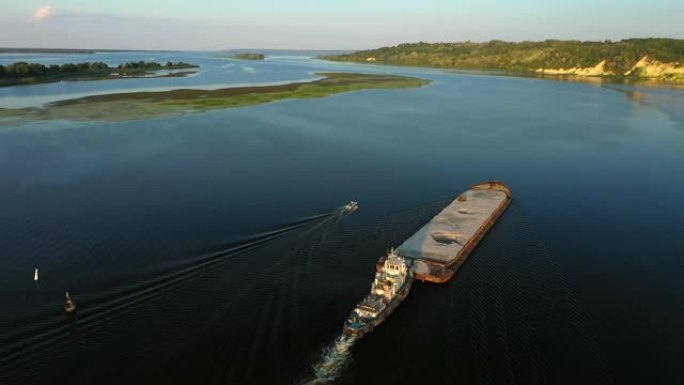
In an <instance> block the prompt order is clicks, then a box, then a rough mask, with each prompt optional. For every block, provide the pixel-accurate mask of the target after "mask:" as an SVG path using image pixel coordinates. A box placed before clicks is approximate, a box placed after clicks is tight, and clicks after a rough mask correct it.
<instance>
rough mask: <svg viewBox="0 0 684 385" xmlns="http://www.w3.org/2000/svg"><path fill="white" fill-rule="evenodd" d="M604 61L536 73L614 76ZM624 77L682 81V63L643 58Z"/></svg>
mask: <svg viewBox="0 0 684 385" xmlns="http://www.w3.org/2000/svg"><path fill="white" fill-rule="evenodd" d="M605 67H606V61H605V60H604V61H602V62H600V63H598V64H597V65H595V66H594V67H584V68H583V67H572V68H537V69H536V70H535V72H536V73H539V74H544V75H574V76H615V75H616V74H615V72H613V71H609V70H607V69H606V68H605ZM621 75H624V76H626V77H631V78H643V79H655V80H666V81H684V63H677V62H675V63H663V62H660V61H658V60H655V59H651V58H649V57H648V55H647V56H644V57H643V58H641V60H639V61H638V62H637V63H636V64H635V65H634V67H632V69H630V70H629V71H627V72H625V73H624V74H621Z"/></svg>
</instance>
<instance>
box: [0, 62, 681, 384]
mask: <svg viewBox="0 0 684 385" xmlns="http://www.w3.org/2000/svg"><path fill="white" fill-rule="evenodd" d="M0 58H1V60H0V62H8V61H9V62H11V61H16V60H17V57H16V55H12V56H11V57H10V56H9V55H7V56H6V55H0ZM25 59H27V60H28V61H41V62H44V63H48V64H49V63H54V62H66V61H83V60H91V61H93V60H102V61H106V62H108V63H110V64H116V63H119V62H122V61H128V60H153V59H154V60H157V61H160V62H165V61H167V60H172V61H178V60H183V61H186V62H190V63H197V64H200V65H201V66H202V67H201V69H200V73H199V74H198V75H196V76H193V77H188V78H164V79H132V80H119V81H116V80H109V81H93V82H72V83H54V84H42V85H35V86H26V87H9V88H1V89H0V107H12V106H17V105H39V104H41V103H45V102H46V101H50V100H55V99H60V98H69V97H72V96H74V95H83V94H89V93H101V92H115V91H121V90H123V91H130V90H147V89H165V88H169V87H170V88H177V87H208V86H215V87H220V86H226V85H233V84H262V83H271V82H282V81H290V80H298V79H307V78H313V74H314V73H315V72H318V71H336V70H339V71H352V70H358V71H364V72H386V73H393V74H400V75H402V74H405V75H410V76H418V77H423V78H428V79H431V80H433V82H432V83H431V85H429V86H427V87H424V88H421V89H411V90H368V91H359V92H353V93H348V94H341V95H335V96H332V97H327V98H323V99H314V100H288V101H283V102H278V103H272V104H266V105H259V106H254V107H248V108H240V109H226V110H219V111H211V112H206V113H196V114H191V115H187V116H183V117H173V118H159V119H152V120H143V121H127V122H88V123H83V122H81V123H74V122H70V121H45V122H35V123H28V124H24V125H21V126H17V127H3V128H2V129H1V130H0V186H2V188H1V189H0V202H1V203H0V204H1V206H0V207H1V209H2V210H1V213H2V214H1V215H0V264H1V266H2V269H0V282H2V283H1V284H0V302H1V303H3V304H4V306H3V307H2V308H0V383H3V384H5V383H6V384H12V385H14V384H53V383H67V382H68V383H71V384H92V383H99V384H109V383H111V384H120V383H130V384H138V383H140V384H149V383H167V384H187V383H201V384H228V383H230V384H233V383H259V384H261V383H264V384H292V383H303V382H306V381H308V380H311V379H312V378H313V377H314V376H315V370H314V369H315V368H314V366H315V365H316V363H318V362H319V358H320V355H321V354H325V352H326V351H325V348H326V347H328V346H330V344H331V343H332V342H333V341H335V339H336V338H337V337H338V336H339V334H340V331H341V327H342V323H343V321H344V318H345V317H346V315H347V314H348V312H349V311H350V310H351V309H352V308H353V307H354V305H355V304H356V302H357V301H358V300H360V299H361V298H362V297H363V296H364V295H365V293H366V292H367V291H368V290H369V287H370V282H371V280H372V277H373V266H374V263H375V261H376V260H377V258H379V257H380V256H381V255H382V254H383V253H384V252H385V250H386V249H387V248H388V247H390V246H396V245H398V244H400V243H401V242H402V241H403V240H404V239H405V238H407V237H408V236H410V235H411V234H413V232H414V231H416V230H417V229H419V228H420V227H421V226H422V225H423V224H424V223H425V222H426V221H427V220H429V219H430V218H431V217H432V216H433V215H435V214H436V213H437V212H439V211H440V210H441V208H442V207H444V206H445V205H446V204H447V203H448V202H449V201H450V199H453V198H454V197H455V196H456V195H458V194H459V193H460V192H461V191H463V190H464V189H466V188H467V187H468V185H469V184H471V183H475V182H479V181H482V180H489V179H499V180H502V181H505V182H506V183H508V184H509V185H510V186H511V188H512V190H513V194H514V204H513V205H512V206H511V208H510V209H509V210H508V211H507V212H506V213H505V215H504V216H503V217H502V218H501V221H500V222H499V223H498V224H497V225H496V226H495V227H494V228H493V230H492V231H491V233H490V234H489V235H488V236H487V237H486V238H485V240H484V241H483V242H482V244H481V245H480V246H479V247H478V248H477V249H476V250H475V252H474V253H473V254H472V255H471V257H470V258H469V260H468V261H467V263H465V264H464V265H463V267H462V268H461V270H459V272H458V274H457V275H456V276H455V277H454V279H453V280H452V281H450V282H449V283H447V284H444V285H432V284H419V283H418V284H416V285H414V288H413V290H412V293H411V294H410V295H409V297H408V298H407V300H406V301H405V303H404V304H402V306H401V307H400V308H399V309H398V310H397V311H396V313H395V314H393V315H392V316H391V317H390V318H389V319H388V321H387V322H386V323H385V324H383V325H382V326H381V327H379V328H377V329H376V330H375V331H374V332H373V333H371V334H369V335H367V336H366V337H364V338H363V339H361V340H359V341H355V342H354V343H353V345H352V346H351V347H350V348H349V351H350V352H351V354H350V357H349V360H348V361H347V362H346V367H345V368H344V370H341V371H340V375H339V376H338V377H336V380H337V381H338V382H341V383H370V382H374V381H375V383H388V382H389V383H407V384H408V383H426V382H433V383H568V384H571V383H626V382H636V381H640V382H642V383H672V381H671V380H672V379H675V378H678V377H676V375H678V371H677V369H676V368H677V367H678V363H679V356H678V353H679V350H680V347H681V346H682V344H683V343H684V333H683V332H682V331H681V327H680V325H681V324H682V322H683V321H684V306H683V304H684V301H683V298H682V297H683V296H684V294H682V293H684V286H683V284H682V280H681V279H680V277H681V275H682V273H684V263H683V258H682V257H683V256H684V247H683V246H682V244H681V242H680V238H681V232H682V229H683V228H684V206H683V205H682V204H681V197H682V196H684V176H683V175H684V174H683V173H682V172H681V166H682V164H684V151H682V149H683V148H684V146H683V145H684V115H682V111H684V108H682V107H684V93H682V91H681V90H680V89H676V88H647V87H639V86H628V85H605V84H604V85H600V84H598V85H597V84H587V83H569V82H556V81H548V80H540V79H529V78H512V77H503V76H501V77H500V76H481V75H472V74H462V73H454V72H446V71H438V70H423V69H416V68H410V69H409V68H396V67H382V66H363V65H355V64H343V63H326V62H321V61H317V60H313V59H309V58H306V57H300V56H296V55H290V56H285V55H281V56H276V57H271V58H270V59H269V60H266V61H263V62H251V61H250V62H237V61H230V60H223V59H217V58H215V57H213V54H211V53H139V52H138V53H102V54H96V55H39V57H33V56H30V57H26V58H25ZM351 199H354V200H358V201H359V204H360V210H359V211H357V212H356V213H354V214H352V215H350V216H343V215H340V213H339V211H338V208H339V207H340V206H341V205H342V204H344V203H346V202H347V201H349V200H351ZM36 267H38V268H40V272H41V279H40V281H39V283H38V284H37V285H36V284H34V283H33V281H32V275H33V269H34V268H36ZM66 290H69V291H70V292H71V294H72V295H73V297H74V299H75V300H76V302H77V304H78V306H79V309H78V312H77V314H76V315H75V316H74V317H72V318H68V317H66V316H65V315H64V314H63V312H62V308H61V307H62V303H61V301H62V298H63V295H64V291H66Z"/></svg>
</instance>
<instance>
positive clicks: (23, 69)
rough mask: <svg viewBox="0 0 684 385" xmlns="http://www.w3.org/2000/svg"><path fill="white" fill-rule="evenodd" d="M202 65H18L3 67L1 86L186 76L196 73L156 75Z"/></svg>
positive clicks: (96, 63) (93, 63)
mask: <svg viewBox="0 0 684 385" xmlns="http://www.w3.org/2000/svg"><path fill="white" fill-rule="evenodd" d="M196 67H198V66H196V65H193V64H188V63H184V62H178V63H173V62H167V63H166V64H164V65H161V64H159V63H155V62H144V61H139V62H128V63H123V64H119V65H118V66H116V67H110V66H109V65H107V64H106V63H103V62H85V63H77V64H73V63H65V64H60V65H57V64H52V65H49V66H47V65H44V64H39V63H26V62H17V63H13V64H9V65H7V66H4V65H0V87H2V86H16V85H23V84H39V83H52V82H59V81H62V80H71V81H73V80H102V79H123V78H138V77H171V76H185V75H187V74H190V73H193V72H189V71H186V72H175V73H164V74H156V72H158V71H161V70H179V69H188V68H196Z"/></svg>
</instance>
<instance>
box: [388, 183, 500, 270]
mask: <svg viewBox="0 0 684 385" xmlns="http://www.w3.org/2000/svg"><path fill="white" fill-rule="evenodd" d="M510 204H511V190H510V189H509V188H508V186H506V185H505V184H504V183H502V182H497V181H492V182H484V183H478V184H474V185H472V186H470V188H469V189H468V191H466V192H464V193H463V194H461V195H459V196H458V198H456V199H455V200H454V201H453V202H452V203H451V204H450V205H448V206H447V207H445V208H444V209H443V210H442V211H441V212H440V213H439V214H437V215H436V216H435V217H434V218H432V220H430V222H428V223H427V224H426V225H425V226H423V227H422V228H421V229H420V230H418V231H417V232H416V233H415V234H413V235H412V236H411V237H410V238H409V239H407V240H406V241H404V243H402V244H401V245H400V246H399V247H398V248H397V252H398V253H399V255H401V256H402V257H404V258H407V259H410V260H412V261H413V264H412V266H411V270H412V272H413V274H414V275H415V278H416V279H418V280H421V281H429V282H436V283H443V282H446V281H448V280H449V279H451V277H453V275H454V273H455V272H456V270H458V268H459V267H460V266H461V264H462V263H463V262H464V261H465V260H466V258H468V255H469V254H470V253H471V252H472V251H473V249H474V248H475V246H477V245H478V244H479V243H480V241H481V240H482V238H483V237H484V236H485V234H487V231H489V229H490V228H492V226H494V223H496V221H497V219H499V217H500V216H501V214H503V213H504V211H506V208H508V206H509V205H510Z"/></svg>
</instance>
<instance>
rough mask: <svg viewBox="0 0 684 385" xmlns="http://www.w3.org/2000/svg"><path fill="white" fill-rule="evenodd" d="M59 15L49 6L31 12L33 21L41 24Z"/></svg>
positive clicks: (57, 11)
mask: <svg viewBox="0 0 684 385" xmlns="http://www.w3.org/2000/svg"><path fill="white" fill-rule="evenodd" d="M58 14H59V10H58V9H57V8H55V7H51V6H49V5H43V6H42V7H38V8H37V9H36V11H35V12H33V21H37V22H39V23H40V22H43V21H45V20H48V19H51V18H53V17H55V16H57V15H58Z"/></svg>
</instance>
